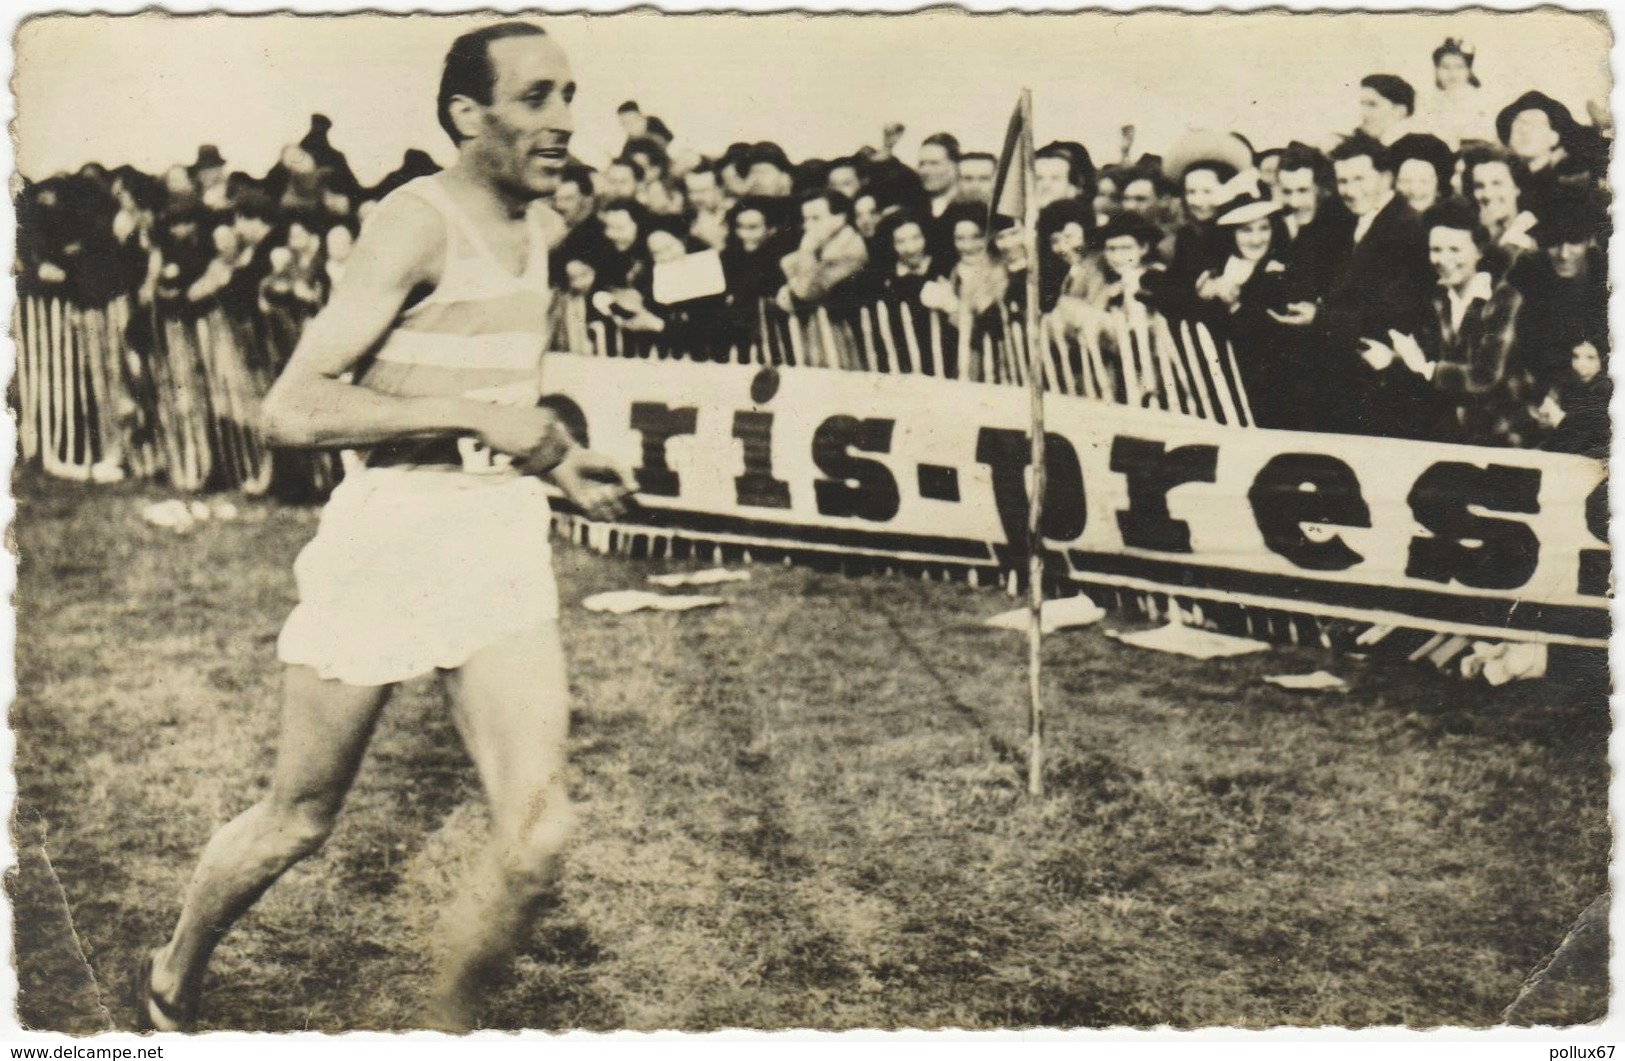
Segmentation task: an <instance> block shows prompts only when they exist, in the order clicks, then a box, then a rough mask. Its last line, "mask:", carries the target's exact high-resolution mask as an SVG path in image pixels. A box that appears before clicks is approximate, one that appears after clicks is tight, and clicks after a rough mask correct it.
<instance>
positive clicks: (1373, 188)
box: [1317, 135, 1433, 435]
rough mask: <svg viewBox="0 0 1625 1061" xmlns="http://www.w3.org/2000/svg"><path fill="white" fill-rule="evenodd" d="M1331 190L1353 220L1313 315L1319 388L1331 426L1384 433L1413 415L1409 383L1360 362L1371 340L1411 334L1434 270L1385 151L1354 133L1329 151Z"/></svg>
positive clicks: (1416, 220)
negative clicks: (1322, 378)
mask: <svg viewBox="0 0 1625 1061" xmlns="http://www.w3.org/2000/svg"><path fill="white" fill-rule="evenodd" d="M1331 159H1332V168H1333V171H1334V172H1335V174H1336V178H1337V193H1338V197H1339V198H1340V199H1342V201H1343V205H1344V206H1345V207H1346V208H1347V209H1348V212H1349V213H1350V214H1352V215H1353V217H1354V228H1353V232H1352V233H1351V234H1350V235H1349V237H1348V239H1347V241H1346V242H1344V244H1343V247H1342V248H1341V250H1338V251H1336V253H1337V255H1338V257H1337V259H1336V264H1335V265H1334V266H1332V268H1331V272H1330V277H1331V279H1330V286H1329V287H1328V288H1327V289H1326V293H1325V296H1324V297H1323V299H1322V304H1321V308H1320V312H1319V314H1318V320H1317V323H1318V327H1319V330H1320V333H1321V336H1322V340H1323V355H1324V357H1325V358H1326V359H1327V361H1326V370H1327V371H1326V384H1327V386H1326V387H1325V388H1324V393H1327V394H1328V395H1330V396H1332V399H1333V400H1332V401H1330V402H1329V404H1328V407H1327V409H1326V410H1325V417H1324V422H1325V425H1326V427H1327V428H1328V429H1329V430H1334V431H1345V432H1349V433H1354V434H1367V435H1373V434H1375V435H1385V434H1391V433H1393V432H1394V431H1396V430H1397V429H1399V428H1401V427H1402V426H1403V425H1404V423H1405V421H1406V420H1407V419H1408V418H1409V417H1410V416H1411V415H1412V414H1413V412H1414V410H1412V409H1411V405H1412V404H1413V403H1412V402H1411V401H1410V396H1409V394H1408V390H1409V388H1406V387H1404V386H1403V385H1402V384H1403V381H1402V380H1401V381H1396V380H1394V379H1390V378H1389V375H1390V374H1389V373H1377V372H1374V371H1373V370H1372V369H1371V368H1370V367H1368V365H1366V364H1365V363H1364V362H1363V359H1362V356H1361V355H1362V354H1363V353H1364V351H1365V349H1366V347H1367V346H1368V345H1369V344H1370V343H1381V344H1384V345H1386V344H1387V343H1388V342H1390V339H1389V336H1388V333H1389V331H1390V330H1396V331H1399V332H1402V333H1404V334H1407V335H1411V334H1415V328H1416V323H1417V319H1418V314H1419V313H1420V312H1421V310H1422V308H1423V306H1424V302H1425V300H1426V297H1427V294H1428V291H1429V288H1430V287H1431V286H1432V280H1433V274H1432V269H1431V267H1430V266H1429V265H1428V250H1427V236H1426V233H1424V232H1423V230H1422V220H1421V218H1420V217H1418V216H1417V214H1416V211H1415V210H1412V209H1411V207H1410V206H1409V204H1407V203H1406V202H1405V200H1404V199H1403V198H1402V197H1400V196H1398V195H1396V194H1395V193H1394V167H1393V162H1392V160H1391V159H1390V157H1389V154H1388V149H1387V148H1385V147H1383V146H1382V144H1380V143H1378V142H1377V141H1376V140H1373V139H1371V138H1370V137H1367V136H1362V135H1356V136H1353V137H1351V138H1349V139H1348V140H1346V141H1344V142H1343V143H1342V144H1340V145H1338V147H1337V148H1336V149H1334V150H1333V151H1332V153H1331Z"/></svg>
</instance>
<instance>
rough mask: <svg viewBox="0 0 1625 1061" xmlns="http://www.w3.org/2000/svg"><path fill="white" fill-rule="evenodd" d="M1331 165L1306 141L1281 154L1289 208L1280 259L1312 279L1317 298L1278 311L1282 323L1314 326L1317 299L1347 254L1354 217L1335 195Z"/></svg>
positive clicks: (1279, 193) (1281, 194)
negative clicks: (1332, 185)
mask: <svg viewBox="0 0 1625 1061" xmlns="http://www.w3.org/2000/svg"><path fill="white" fill-rule="evenodd" d="M1331 176H1332V164H1331V162H1330V161H1328V160H1327V158H1326V156H1325V155H1323V154H1321V153H1320V152H1319V151H1316V150H1315V149H1314V148H1312V147H1310V146H1308V145H1307V144H1301V143H1298V142H1297V141H1293V142H1292V143H1291V144H1290V145H1288V147H1287V148H1286V150H1285V151H1282V152H1281V155H1280V168H1279V169H1278V170H1277V171H1276V197H1277V198H1278V199H1280V200H1281V205H1282V206H1284V207H1286V211H1285V213H1284V214H1283V215H1282V222H1281V227H1282V229H1283V230H1284V231H1283V233H1282V234H1283V235H1284V236H1285V238H1286V245H1285V246H1284V247H1283V248H1282V254H1281V257H1282V258H1283V259H1284V260H1285V261H1286V262H1287V264H1288V265H1289V266H1292V267H1295V268H1297V269H1298V270H1299V272H1300V273H1301V274H1303V275H1306V276H1308V277H1309V278H1310V291H1311V293H1312V294H1313V295H1314V302H1312V303H1307V304H1295V305H1292V306H1288V307H1287V309H1286V312H1285V313H1282V314H1278V315H1275V316H1276V319H1277V320H1279V321H1280V322H1281V323H1282V324H1291V325H1296V326H1299V327H1307V326H1309V325H1311V324H1313V322H1314V320H1315V316H1316V313H1317V312H1318V303H1319V301H1320V300H1321V299H1322V298H1324V297H1325V295H1326V292H1327V291H1328V290H1330V288H1331V286H1332V281H1333V280H1334V279H1335V278H1336V274H1337V272H1338V270H1339V269H1340V267H1341V266H1342V265H1343V264H1344V262H1345V260H1346V259H1347V257H1348V254H1347V250H1348V248H1349V246H1350V245H1351V243H1352V241H1353V239H1354V218H1352V217H1351V216H1349V213H1348V211H1346V210H1345V209H1344V208H1343V205H1342V204H1341V203H1340V202H1338V201H1337V199H1336V198H1335V197H1333V196H1332V194H1331V188H1330V185H1331Z"/></svg>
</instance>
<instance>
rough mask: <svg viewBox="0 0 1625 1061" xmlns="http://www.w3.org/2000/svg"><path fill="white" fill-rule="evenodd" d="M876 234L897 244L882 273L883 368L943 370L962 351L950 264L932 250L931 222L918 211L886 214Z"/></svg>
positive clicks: (878, 326)
mask: <svg viewBox="0 0 1625 1061" xmlns="http://www.w3.org/2000/svg"><path fill="white" fill-rule="evenodd" d="M876 238H877V240H881V241H884V242H885V243H887V244H889V245H890V247H891V255H890V260H891V265H890V268H889V269H888V270H887V271H886V273H885V274H884V275H882V276H881V277H879V289H880V301H879V303H878V304H877V306H876V311H875V320H874V331H875V338H876V342H875V345H876V347H877V349H876V351H875V353H876V355H877V357H878V358H879V360H880V362H881V363H880V365H879V366H877V367H879V368H880V370H881V371H883V372H886V371H895V372H905V373H920V374H923V375H927V376H936V375H940V374H942V372H943V370H944V369H945V368H946V367H947V362H948V361H950V360H952V359H953V358H954V357H955V356H956V352H957V350H958V334H957V330H956V328H955V324H956V321H955V315H954V309H955V307H956V300H955V297H954V293H953V283H952V281H951V280H949V278H948V274H949V269H950V266H949V263H946V262H940V261H938V260H936V258H934V257H933V256H932V255H931V253H930V249H929V246H928V244H927V240H926V236H925V226H924V225H923V224H921V223H920V219H919V218H917V217H915V216H914V215H913V214H909V213H896V214H893V215H891V216H890V217H888V218H886V219H885V220H884V221H882V222H881V224H880V228H879V232H878V234H877V237H876Z"/></svg>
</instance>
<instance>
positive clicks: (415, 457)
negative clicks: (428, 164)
mask: <svg viewBox="0 0 1625 1061" xmlns="http://www.w3.org/2000/svg"><path fill="white" fill-rule="evenodd" d="M394 195H411V196H415V197H417V198H418V199H420V200H422V201H423V202H426V203H428V204H429V205H430V206H432V207H434V209H435V211H436V212H438V213H439V214H440V216H441V219H442V220H443V221H444V223H445V228H446V258H445V263H444V265H443V266H442V267H441V273H440V282H439V283H438V284H437V285H436V286H435V289H434V291H432V292H431V293H430V294H429V295H428V296H427V297H426V298H424V299H423V300H422V301H420V302H417V303H415V304H414V305H412V306H410V307H408V308H406V309H404V310H402V311H401V313H400V315H399V316H398V317H397V318H396V320H395V324H394V325H393V327H392V328H391V329H390V331H389V333H388V335H386V336H385V338H384V340H383V342H382V343H381V344H380V346H379V347H378V351H377V354H376V356H375V359H374V360H373V362H372V364H371V365H370V366H368V368H367V369H366V371H365V373H364V374H363V375H362V377H361V379H360V383H361V384H362V386H365V387H369V388H371V389H373V390H376V391H379V392H381V393H384V394H390V395H395V396H399V397H428V396H452V395H460V396H463V397H468V398H474V399H478V400H483V401H492V402H501V403H503V404H508V405H534V404H536V402H537V401H538V400H539V399H540V398H541V393H542V390H541V386H542V381H541V370H542V355H543V354H544V353H545V352H546V348H547V337H548V308H549V302H550V299H551V290H550V288H549V287H548V277H547V256H548V240H547V235H548V233H547V228H548V224H547V223H548V222H549V221H552V222H554V223H555V225H556V226H557V227H562V226H563V222H562V221H561V220H560V219H559V218H558V217H557V215H555V214H553V213H552V211H551V209H550V208H549V207H547V206H546V205H545V204H542V203H534V204H532V206H531V208H530V210H529V212H528V213H527V214H526V216H525V223H526V228H527V230H528V233H529V242H530V251H529V255H528V257H527V259H526V264H525V270H524V272H523V273H521V274H520V275H519V276H514V275H513V274H512V273H511V272H509V271H508V268H507V267H506V266H504V265H503V264H502V263H501V262H499V261H498V260H497V258H496V256H495V255H494V254H492V253H491V250H490V248H489V246H488V245H487V244H486V243H485V241H484V240H483V239H482V238H481V237H480V233H479V230H478V229H477V228H475V226H474V223H473V222H472V221H471V220H469V218H468V216H467V215H466V214H465V213H463V211H462V210H461V209H460V208H459V207H458V206H457V204H456V202H454V201H453V200H452V198H451V196H450V195H449V194H448V193H447V191H446V188H445V186H444V184H443V183H442V182H441V178H440V176H439V175H438V174H437V175H435V176H429V177H420V178H419V179H417V180H415V181H412V182H411V183H409V184H406V185H404V186H402V187H401V188H399V189H398V190H396V191H395V192H394V193H393V195H392V196H391V198H393V196H394ZM366 463H367V466H368V467H374V468H376V467H395V468H400V467H419V468H424V469H431V468H432V469H435V470H445V469H448V468H452V467H461V468H462V469H463V470H464V471H468V472H476V473H499V474H512V473H511V472H510V471H509V469H508V467H507V465H508V461H507V459H506V458H504V457H503V456H502V455H501V454H492V453H491V452H490V451H489V450H487V449H485V447H484V446H482V445H480V444H479V443H478V441H477V440H475V439H471V438H463V439H455V440H452V439H435V440H417V441H404V442H396V443H389V444H386V445H382V446H377V447H375V448H373V450H372V451H371V453H370V454H368V455H367V457H366Z"/></svg>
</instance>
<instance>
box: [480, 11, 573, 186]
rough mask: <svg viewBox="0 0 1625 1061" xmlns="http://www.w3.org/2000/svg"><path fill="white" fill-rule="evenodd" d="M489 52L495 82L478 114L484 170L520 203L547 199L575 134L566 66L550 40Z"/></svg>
mask: <svg viewBox="0 0 1625 1061" xmlns="http://www.w3.org/2000/svg"><path fill="white" fill-rule="evenodd" d="M489 49H490V56H491V67H492V70H493V71H494V72H495V74H496V79H495V83H494V84H493V85H492V86H491V102H490V104H489V105H488V106H485V107H483V108H481V111H482V114H481V133H480V136H479V138H478V139H479V155H480V157H481V160H482V161H483V162H484V164H485V167H484V168H485V169H486V170H487V172H488V173H489V174H490V175H491V176H492V178H493V179H494V180H495V181H496V182H497V183H498V184H500V185H502V186H503V187H504V188H505V189H506V190H508V191H511V192H514V193H517V194H518V195H519V196H520V197H521V198H525V199H536V198H540V197H542V196H544V195H551V194H553V190H554V189H555V188H556V187H557V186H558V182H559V174H560V173H562V172H563V170H564V163H565V160H566V158H567V156H568V150H567V149H568V148H569V145H570V134H571V133H573V132H574V131H575V120H574V119H573V118H572V117H571V115H570V101H571V100H572V99H574V98H575V92H576V85H575V77H574V75H573V74H572V73H571V72H570V62H569V60H568V59H567V58H566V57H565V55H564V50H563V49H562V48H560V47H559V46H558V45H557V44H555V43H554V42H553V40H552V39H551V38H549V37H509V38H506V39H504V40H498V41H492V42H491V44H490V45H489Z"/></svg>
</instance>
